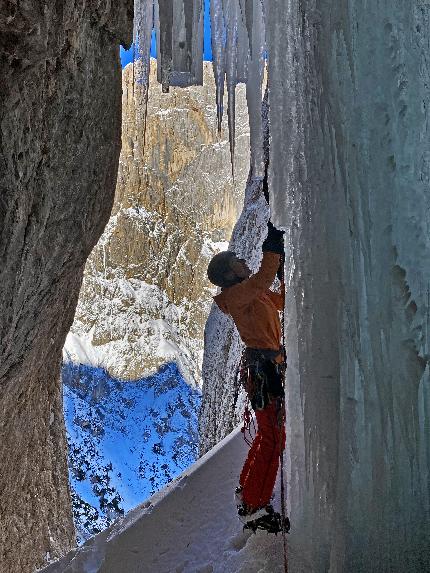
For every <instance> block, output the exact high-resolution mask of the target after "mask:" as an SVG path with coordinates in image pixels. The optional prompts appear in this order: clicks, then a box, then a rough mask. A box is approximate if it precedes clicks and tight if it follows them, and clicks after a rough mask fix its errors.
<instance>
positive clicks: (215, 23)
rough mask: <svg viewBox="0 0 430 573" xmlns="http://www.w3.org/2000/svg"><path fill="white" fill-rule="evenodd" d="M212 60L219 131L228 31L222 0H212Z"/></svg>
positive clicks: (219, 128) (222, 109)
mask: <svg viewBox="0 0 430 573" xmlns="http://www.w3.org/2000/svg"><path fill="white" fill-rule="evenodd" d="M210 12H211V28H212V38H211V41H212V62H213V70H214V76H215V86H216V106H217V120H218V132H221V125H222V116H223V113H224V103H223V102H224V80H225V49H226V31H225V20H224V11H223V3H222V0H211V8H210Z"/></svg>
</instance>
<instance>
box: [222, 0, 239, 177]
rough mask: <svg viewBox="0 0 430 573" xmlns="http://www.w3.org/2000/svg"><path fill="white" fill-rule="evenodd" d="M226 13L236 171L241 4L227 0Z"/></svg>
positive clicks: (230, 132)
mask: <svg viewBox="0 0 430 573" xmlns="http://www.w3.org/2000/svg"><path fill="white" fill-rule="evenodd" d="M225 14H226V34H227V43H226V60H225V63H226V66H225V69H226V82H227V93H228V108H227V116H228V139H229V142H230V159H231V169H232V172H234V143H235V135H236V129H235V119H236V84H237V60H238V57H237V52H238V41H237V35H238V34H237V28H238V17H239V6H238V3H237V1H236V0H226V1H225Z"/></svg>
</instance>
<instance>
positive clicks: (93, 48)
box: [0, 0, 133, 573]
mask: <svg viewBox="0 0 430 573" xmlns="http://www.w3.org/2000/svg"><path fill="white" fill-rule="evenodd" d="M93 4H94V5H93ZM132 16H133V6H132V3H131V2H130V1H129V0H121V1H119V2H114V3H109V2H94V3H92V2H91V3H88V2H87V3H76V2H72V1H71V0H65V1H63V2H35V1H29V2H25V3H24V4H23V3H22V2H15V1H12V2H3V3H2V4H1V7H0V77H1V82H0V84H1V85H0V93H1V106H0V124H1V139H0V148H1V153H0V156H1V160H0V285H1V286H0V288H1V295H0V570H1V571H2V572H3V571H4V572H6V571H7V572H8V573H23V572H24V571H25V572H30V571H33V570H34V569H35V568H37V567H40V566H42V565H43V564H44V563H46V561H47V560H49V559H52V558H55V557H58V556H60V555H62V554H63V553H65V552H66V551H67V550H68V549H69V548H70V547H71V546H72V545H73V543H74V532H73V523H72V516H71V506H70V496H69V486H68V473H67V452H66V441H65V436H64V420H63V412H62V393H61V384H60V364H61V352H62V347H63V344H64V340H65V337H66V334H67V332H68V330H69V328H70V325H71V323H72V320H73V314H74V310H75V306H76V302H77V299H78V293H79V288H80V284H81V280H82V273H83V269H84V264H85V260H86V258H87V256H88V255H89V253H90V251H91V249H92V247H93V246H94V244H95V243H96V241H97V239H98V237H99V236H100V234H101V232H102V230H103V227H104V225H105V224H106V222H107V220H108V217H109V213H110V209H111V207H112V201H113V196H114V190H115V183H116V174H117V167H118V156H119V151H120V142H121V133H120V130H121V67H120V62H119V44H120V43H121V42H123V43H125V44H127V43H130V41H131V37H130V36H131V28H132Z"/></svg>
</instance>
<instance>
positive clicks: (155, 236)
mask: <svg viewBox="0 0 430 573" xmlns="http://www.w3.org/2000/svg"><path fill="white" fill-rule="evenodd" d="M132 81H133V66H132V65H129V66H127V67H126V68H125V70H124V72H123V134H122V140H123V146H122V152H121V158H120V169H119V175H118V183H117V189H116V197H115V204H114V208H113V212H112V218H111V220H110V222H109V224H108V226H107V228H106V230H105V233H104V234H103V236H102V238H101V239H100V241H99V243H98V245H97V246H96V248H95V249H94V251H93V252H92V254H91V256H90V258H89V260H88V263H87V266H86V271H85V276H84V282H83V286H82V291H81V294H80V298H79V304H78V308H77V313H76V319H75V322H74V324H73V327H72V334H71V335H70V337H69V338H68V341H67V344H66V350H67V352H68V353H69V355H70V357H71V358H72V359H73V360H75V361H81V362H89V363H93V364H95V365H103V366H104V367H106V368H107V369H108V370H109V371H110V373H111V374H113V375H115V376H118V377H122V378H139V377H141V376H142V375H146V374H148V373H150V372H153V371H154V370H156V368H157V367H158V366H159V365H160V364H163V363H165V362H167V361H171V360H175V361H176V362H177V363H178V365H179V367H180V369H181V371H182V373H183V374H184V376H185V378H186V379H187V380H188V381H189V382H191V383H194V384H200V361H201V354H202V348H203V328H204V323H205V320H206V317H207V314H208V312H209V307H210V300H211V295H212V294H213V290H212V289H211V286H210V284H209V282H208V281H207V279H206V267H207V263H208V260H209V258H210V257H211V256H212V255H213V254H214V253H215V252H216V251H217V250H220V249H221V248H224V247H226V245H227V243H225V241H227V240H228V239H229V237H230V234H231V230H232V227H233V225H234V223H235V221H236V219H237V216H238V213H239V212H240V210H241V205H242V202H243V194H244V188H245V182H246V176H247V172H248V168H249V127H248V117H247V112H246V101H245V93H244V89H243V86H242V88H239V89H238V92H239V93H238V97H237V104H236V106H237V129H236V154H235V165H234V176H235V178H234V181H233V178H232V169H231V162H230V151H229V144H228V131H227V130H225V131H224V130H223V131H222V133H221V134H220V135H219V134H218V133H217V130H216V106H215V86H214V80H213V71H212V66H211V64H210V63H205V64H204V85H203V86H193V87H190V88H186V89H179V88H176V89H175V88H171V91H170V93H168V94H163V93H162V92H161V86H160V85H159V84H157V83H156V63H155V61H152V68H151V75H150V90H149V98H148V115H147V122H146V132H145V133H144V129H143V124H142V119H141V113H140V112H139V110H136V105H135V100H136V97H135V96H136V94H135V93H134V91H133V83H132Z"/></svg>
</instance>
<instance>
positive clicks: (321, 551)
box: [160, 0, 430, 573]
mask: <svg viewBox="0 0 430 573" xmlns="http://www.w3.org/2000/svg"><path fill="white" fill-rule="evenodd" d="M259 6H260V0H256V1H255V2H252V1H251V0H249V1H245V0H242V1H241V2H239V3H238V2H234V1H229V0H223V1H221V0H212V2H211V7H212V15H211V18H212V22H213V23H215V24H216V25H213V28H212V29H213V32H214V36H213V43H214V50H213V52H214V69H215V77H216V81H217V86H218V96H217V103H218V109H219V114H220V117H219V120H221V114H222V112H223V92H224V82H226V85H227V91H228V93H229V95H230V96H231V94H233V92H234V86H235V84H236V82H238V81H245V80H246V81H247V82H248V89H247V93H248V94H249V103H250V110H251V122H255V123H253V124H252V128H251V134H252V157H253V172H252V175H258V174H259V172H261V161H262V147H261V143H262V137H261V125H260V123H259V122H260V116H259V115H258V116H257V115H256V109H259V102H260V101H261V81H262V79H261V78H262V65H263V64H264V55H265V54H266V53H267V62H268V78H269V79H268V81H269V89H270V91H269V101H270V137H271V139H270V170H269V182H270V192H271V207H272V219H273V221H274V222H275V223H276V224H277V225H280V226H282V227H283V228H285V229H286V232H287V233H286V234H287V259H288V260H287V276H288V277H289V283H288V288H287V304H286V316H287V332H286V346H287V352H288V365H289V367H288V372H287V411H288V422H287V423H288V428H287V430H288V431H287V436H288V444H287V446H288V447H287V454H288V455H287V473H288V476H289V484H288V497H289V505H290V511H291V518H292V523H293V532H292V534H291V543H292V544H293V545H295V547H296V548H300V550H301V551H303V553H304V554H306V555H307V556H308V558H309V561H310V562H311V563H312V571H315V572H317V573H319V572H321V573H322V572H326V571H329V572H330V573H339V572H350V571H354V572H378V573H385V572H386V573H388V572H394V573H403V572H406V571H408V572H412V573H413V572H422V571H428V570H430V544H429V539H430V516H429V512H430V382H429V367H428V356H429V349H428V340H429V326H430V324H429V306H430V305H429V300H430V235H429V230H430V189H429V182H430V143H429V135H428V123H429V106H430V92H429V83H430V71H429V53H430V51H429V40H430V4H429V3H428V2H426V1H424V0H422V1H418V2H416V3H414V4H413V5H411V4H409V3H407V2H404V1H403V0H402V1H401V0H391V1H390V2H388V0H382V1H380V2H373V3H370V2H364V1H360V0H330V1H329V0H319V1H317V0H309V1H306V2H303V1H300V0H263V1H262V3H261V6H262V7H263V10H262V12H261V14H260V15H258V10H259ZM196 13H197V12H196ZM258 18H260V20H258ZM160 19H162V17H161V14H160ZM263 25H264V26H265V28H264V30H265V34H263V33H262V31H261V30H262V29H263ZM194 37H197V36H194ZM254 46H255V47H254ZM251 48H252V49H251ZM230 101H231V100H230ZM228 116H229V122H230V124H231V126H233V125H234V109H233V108H231V109H230V110H229V113H228ZM233 151H234V150H233V149H232V152H233ZM255 185H256V182H255V181H254V180H253V179H252V177H250V186H254V187H253V188H255ZM250 188H251V187H250ZM248 195H249V194H248ZM248 231H249V229H248ZM251 235H252V233H249V236H251ZM257 235H259V233H257ZM235 240H237V238H236V239H235ZM250 240H254V241H255V243H254V245H253V246H252V247H251V246H249V253H250V254H252V252H254V251H253V250H252V249H253V248H255V247H256V246H257V244H258V241H261V236H258V237H254V239H251V238H250ZM217 320H219V317H218V316H217V314H216V312H215V311H214V312H213V313H212V315H211V317H210V319H209V324H208V332H211V331H212V332H214V331H216V328H217V322H216V321H217ZM214 329H215V330H214ZM227 330H228V329H227ZM232 332H233V331H232V330H231V329H230V330H228V331H227V332H226V333H225V334H223V333H222V329H221V328H220V329H219V336H218V338H216V337H214V338H213V340H215V339H217V340H218V347H217V348H214V349H213V352H214V353H218V354H219V353H221V355H222V356H224V359H225V362H224V364H226V363H228V364H233V363H234V361H235V360H234V354H235V352H238V348H239V346H238V345H237V340H236V339H235V338H234V336H233V335H232ZM229 333H230V334H229ZM232 341H233V342H232ZM235 345H236V346H235ZM211 351H212V350H211V349H209V350H208V351H207V358H206V359H207V360H208V361H209V362H207V363H206V364H207V365H209V364H210V363H211V362H210V360H211V357H210V354H211ZM212 363H214V361H212ZM204 368H205V367H204ZM206 372H208V369H207V367H206ZM224 375H225V368H220V369H218V372H217V373H215V374H208V378H207V380H206V383H205V388H206V392H207V398H206V399H207V401H208V402H207V403H209V404H210V409H211V411H212V412H215V414H213V416H212V419H211V420H209V419H205V418H204V417H202V419H201V425H202V428H203V430H204V429H205V428H204V427H205V424H212V423H215V424H218V428H220V430H216V429H215V430H212V429H209V430H208V431H203V439H204V440H205V439H206V440H207V441H206V442H205V443H204V444H203V448H204V449H207V448H208V447H209V446H210V445H213V441H212V442H211V440H215V439H219V437H220V432H221V433H222V432H226V431H227V430H228V429H229V421H228V418H229V416H230V412H229V411H228V409H227V408H226V407H225V404H228V403H229V401H228V394H229V392H231V390H230V389H229V388H228V387H225V391H224V392H220V391H219V389H220V388H222V381H223V376H224ZM217 377H218V378H217ZM211 388H214V389H215V390H213V391H212V390H211ZM214 417H215V422H214V420H213V418H214ZM293 573H294V572H293Z"/></svg>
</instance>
